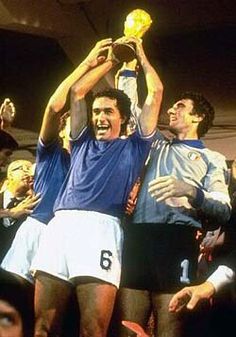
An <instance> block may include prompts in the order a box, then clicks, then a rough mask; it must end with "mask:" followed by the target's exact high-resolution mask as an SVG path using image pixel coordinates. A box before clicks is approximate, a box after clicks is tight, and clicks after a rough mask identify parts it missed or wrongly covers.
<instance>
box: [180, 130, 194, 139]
mask: <svg viewBox="0 0 236 337" xmlns="http://www.w3.org/2000/svg"><path fill="white" fill-rule="evenodd" d="M175 135H176V138H177V139H179V140H186V139H189V140H197V139H199V138H198V135H197V132H196V131H195V130H185V131H182V132H178V133H176V134H175Z"/></svg>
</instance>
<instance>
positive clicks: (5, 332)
mask: <svg viewBox="0 0 236 337" xmlns="http://www.w3.org/2000/svg"><path fill="white" fill-rule="evenodd" d="M0 336H1V337H23V323H22V318H21V315H20V313H19V312H18V310H17V309H16V308H15V307H13V306H12V305H11V304H10V303H8V302H7V301H3V300H0Z"/></svg>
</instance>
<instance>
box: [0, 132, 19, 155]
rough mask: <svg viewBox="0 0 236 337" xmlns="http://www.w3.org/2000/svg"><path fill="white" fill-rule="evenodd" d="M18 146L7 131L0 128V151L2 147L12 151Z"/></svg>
mask: <svg viewBox="0 0 236 337" xmlns="http://www.w3.org/2000/svg"><path fill="white" fill-rule="evenodd" d="M18 147H19V144H18V143H17V141H16V140H15V138H13V137H12V135H10V134H9V133H7V132H6V131H3V130H0V151H1V150H2V149H10V150H12V151H14V150H16V149H17V148H18Z"/></svg>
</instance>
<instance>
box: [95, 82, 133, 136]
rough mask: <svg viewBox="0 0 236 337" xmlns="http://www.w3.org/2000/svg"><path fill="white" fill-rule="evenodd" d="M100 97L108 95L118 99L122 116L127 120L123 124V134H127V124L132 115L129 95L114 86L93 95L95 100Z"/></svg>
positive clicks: (118, 106)
mask: <svg viewBox="0 0 236 337" xmlns="http://www.w3.org/2000/svg"><path fill="white" fill-rule="evenodd" d="M99 97H108V98H110V99H116V101H117V108H118V109H119V112H120V115H121V117H122V118H124V120H125V122H124V123H123V124H122V125H121V135H124V134H126V131H127V124H128V122H129V119H130V115H131V110H130V106H131V101H130V99H129V97H128V96H127V95H126V94H125V93H124V92H123V91H122V90H119V89H114V88H110V89H105V90H103V91H99V92H97V93H96V94H94V95H93V101H94V100H95V99H96V98H99Z"/></svg>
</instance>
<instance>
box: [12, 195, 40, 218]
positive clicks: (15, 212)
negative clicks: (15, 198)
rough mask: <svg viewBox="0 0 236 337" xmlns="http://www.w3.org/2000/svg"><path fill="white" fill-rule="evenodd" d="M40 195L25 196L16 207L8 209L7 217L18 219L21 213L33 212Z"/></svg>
mask: <svg viewBox="0 0 236 337" xmlns="http://www.w3.org/2000/svg"><path fill="white" fill-rule="evenodd" d="M39 201H40V195H32V196H28V197H26V198H25V199H24V200H23V201H22V202H20V203H19V204H18V205H17V206H16V207H13V208H11V209H9V217H11V218H14V219H19V218H21V217H22V216H23V215H28V214H31V213H32V212H33V210H32V209H33V208H34V207H35V206H36V205H37V204H38V203H39Z"/></svg>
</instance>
